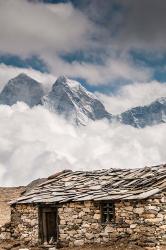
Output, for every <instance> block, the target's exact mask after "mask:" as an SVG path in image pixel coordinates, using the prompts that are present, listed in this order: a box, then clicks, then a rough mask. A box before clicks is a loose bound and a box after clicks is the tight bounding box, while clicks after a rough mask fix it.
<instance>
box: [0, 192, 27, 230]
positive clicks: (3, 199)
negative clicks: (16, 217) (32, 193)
mask: <svg viewBox="0 0 166 250" xmlns="http://www.w3.org/2000/svg"><path fill="white" fill-rule="evenodd" d="M24 189H25V188H24V187H16V188H13V187H11V188H9V187H8V188H5V187H0V227H1V226H3V225H4V224H6V223H8V222H10V217H11V209H10V205H9V204H8V203H9V201H11V200H13V199H16V198H18V197H19V196H20V195H21V192H23V191H24Z"/></svg>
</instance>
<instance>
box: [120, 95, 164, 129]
mask: <svg viewBox="0 0 166 250" xmlns="http://www.w3.org/2000/svg"><path fill="white" fill-rule="evenodd" d="M115 119H116V120H118V121H119V122H121V123H123V124H127V125H132V126H134V127H136V128H144V127H146V126H152V125H155V124H159V123H166V97H163V98H160V99H157V100H156V101H154V102H152V103H151V104H150V105H147V106H142V107H141V106H140V107H135V108H132V109H130V110H127V111H125V112H123V113H122V114H120V115H118V116H117V117H115Z"/></svg>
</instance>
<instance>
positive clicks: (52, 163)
mask: <svg viewBox="0 0 166 250" xmlns="http://www.w3.org/2000/svg"><path fill="white" fill-rule="evenodd" d="M165 13H166V2H165V1H163V0H134V1H133V0H108V1H107V0H106V1H103V0H59V1H58V0H2V1H0V90H2V89H3V87H4V86H5V84H6V83H7V82H8V80H9V79H11V78H13V77H15V76H17V75H18V74H19V73H22V72H24V73H26V74H28V75H29V76H31V77H33V78H34V79H36V80H38V81H39V82H41V83H42V84H43V86H44V88H46V89H49V88H51V86H52V84H53V83H54V82H55V80H56V78H57V77H58V76H60V75H66V76H67V77H69V78H72V79H77V80H79V81H80V82H81V83H82V84H83V85H84V86H85V87H86V88H87V89H88V90H90V91H92V92H95V94H96V95H97V96H98V97H99V98H100V99H101V100H102V101H103V103H104V104H105V106H106V108H107V110H108V111H110V112H111V113H112V114H118V113H120V112H123V111H125V110H127V109H129V108H132V107H136V106H139V105H147V104H149V103H151V102H152V101H154V100H156V99H157V98H160V97H163V96H166V32H165V25H166V15H165ZM0 120H1V123H0V127H1V129H0V142H1V149H0V184H2V185H16V184H17V183H19V184H20V185H21V184H25V183H28V182H29V181H30V180H32V179H34V178H38V177H43V176H48V175H49V174H52V173H53V172H56V171H57V170H61V169H64V168H71V169H80V168H81V169H92V168H108V167H124V168H127V167H143V166H145V165H149V166H150V165H153V164H160V163H163V162H166V154H165V152H164V145H165V143H166V138H165V137H164V134H165V132H166V131H165V130H166V128H165V126H164V125H158V126H154V127H153V128H145V129H142V130H137V129H134V128H131V127H128V126H122V125H121V126H119V125H117V126H115V125H109V124H107V123H106V122H105V121H101V122H97V123H95V124H90V125H89V126H87V127H86V128H84V129H83V128H79V129H75V128H74V127H72V125H71V124H68V123H66V121H63V120H62V119H61V118H59V117H57V116H56V115H53V114H51V113H49V112H48V111H46V110H43V109H42V108H41V107H38V108H33V109H29V108H28V107H27V106H26V105H25V104H23V103H22V104H21V103H18V104H16V105H14V106H13V107H4V106H1V107H0ZM106 130H107V132H105V131H106ZM34 131H36V133H34ZM64 131H65V132H64ZM66 140H67V143H66ZM87 145H89V146H88V147H87ZM131 150H133V151H134V154H132V157H131ZM83 152H84V154H85V155H84V154H83ZM23 167H24V168H25V169H26V171H23V173H20V170H22V168H23ZM18 173H20V178H18Z"/></svg>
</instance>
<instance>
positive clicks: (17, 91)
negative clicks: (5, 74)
mask: <svg viewBox="0 0 166 250" xmlns="http://www.w3.org/2000/svg"><path fill="white" fill-rule="evenodd" d="M43 95H44V92H43V89H42V85H41V84H40V83H39V82H37V81H35V80H34V79H32V78H31V77H29V76H27V75H26V74H20V75H18V76H17V77H15V78H13V79H11V80H10V81H9V82H8V83H7V84H6V85H5V87H4V88H3V90H2V92H1V94H0V104H5V105H9V106H12V105H13V104H15V103H17V102H24V103H26V104H28V105H29V106H30V107H33V106H35V105H38V104H41V98H42V96H43Z"/></svg>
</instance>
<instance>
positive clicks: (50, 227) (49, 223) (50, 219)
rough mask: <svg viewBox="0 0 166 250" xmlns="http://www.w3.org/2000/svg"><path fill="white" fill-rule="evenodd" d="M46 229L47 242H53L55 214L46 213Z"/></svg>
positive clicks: (55, 233) (55, 232) (54, 237)
mask: <svg viewBox="0 0 166 250" xmlns="http://www.w3.org/2000/svg"><path fill="white" fill-rule="evenodd" d="M46 228H47V242H50V241H55V240H56V236H57V230H56V213H55V212H46Z"/></svg>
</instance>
